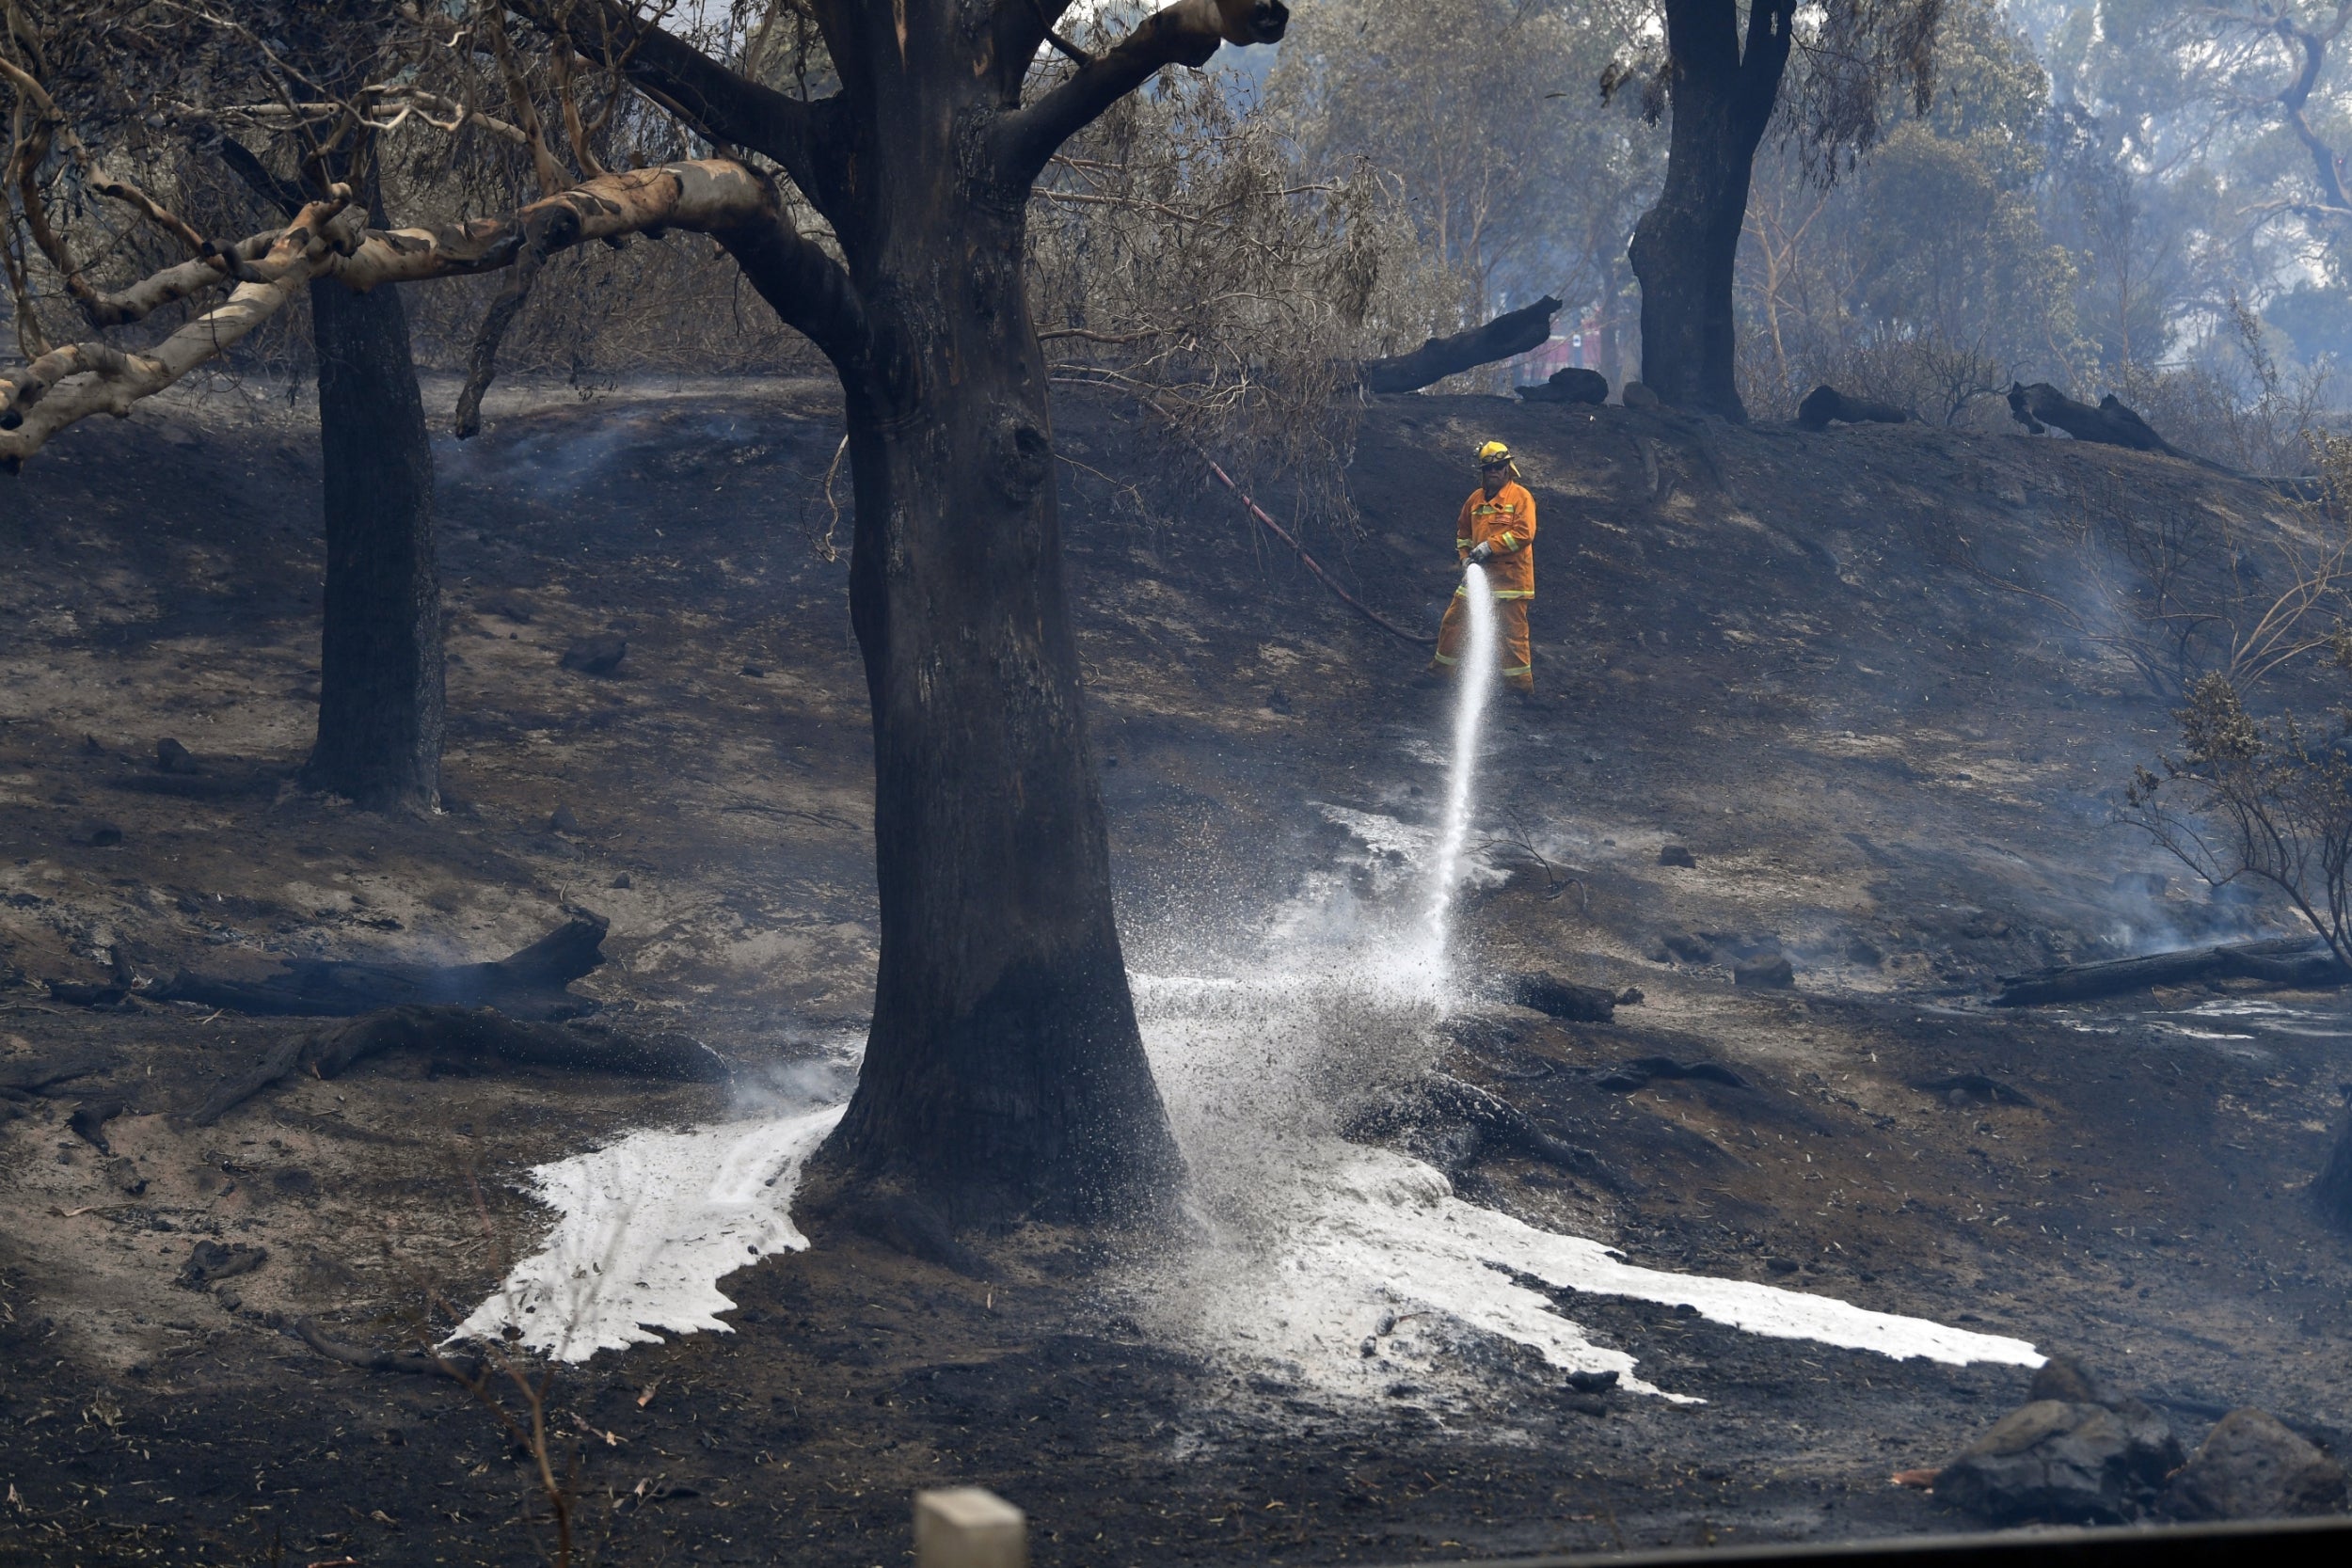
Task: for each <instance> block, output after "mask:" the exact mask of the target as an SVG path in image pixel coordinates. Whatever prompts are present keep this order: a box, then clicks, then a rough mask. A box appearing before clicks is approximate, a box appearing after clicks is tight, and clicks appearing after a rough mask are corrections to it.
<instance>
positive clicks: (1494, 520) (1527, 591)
mask: <svg viewBox="0 0 2352 1568" xmlns="http://www.w3.org/2000/svg"><path fill="white" fill-rule="evenodd" d="M1534 543H1535V498H1534V497H1533V496H1531V495H1529V494H1528V493H1527V486H1526V485H1524V484H1521V483H1518V481H1517V480H1512V481H1510V482H1508V483H1505V484H1504V485H1503V486H1502V489H1500V490H1498V491H1496V492H1495V493H1494V494H1493V495H1491V496H1489V495H1487V494H1486V486H1485V485H1483V484H1482V485H1480V486H1479V487H1478V488H1477V489H1475V490H1472V491H1471V492H1470V499H1468V500H1466V501H1464V502H1463V503H1462V515H1461V516H1460V518H1459V519H1457V520H1456V521H1455V523H1454V549H1455V550H1456V551H1458V552H1459V553H1460V555H1461V557H1462V559H1464V560H1465V561H1467V560H1469V559H1470V551H1471V550H1472V549H1473V548H1475V547H1476V546H1479V545H1482V544H1483V545H1491V546H1494V552H1493V554H1492V555H1490V556H1489V557H1488V558H1487V561H1486V586H1487V587H1488V588H1490V589H1492V590H1493V591H1494V594H1495V596H1496V597H1497V598H1502V599H1532V598H1534V596H1535V552H1534V550H1533V549H1531V548H1529V546H1532V545H1534Z"/></svg>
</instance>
